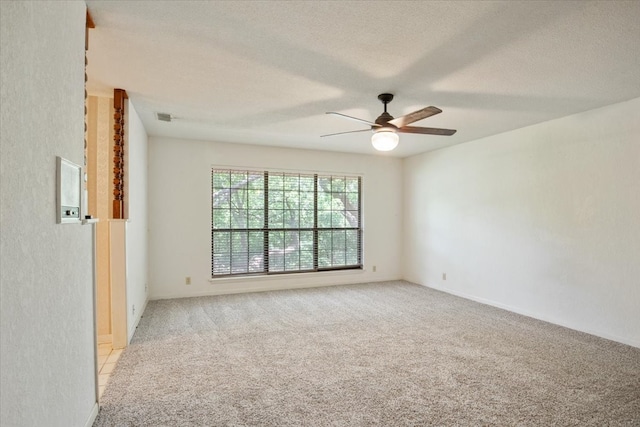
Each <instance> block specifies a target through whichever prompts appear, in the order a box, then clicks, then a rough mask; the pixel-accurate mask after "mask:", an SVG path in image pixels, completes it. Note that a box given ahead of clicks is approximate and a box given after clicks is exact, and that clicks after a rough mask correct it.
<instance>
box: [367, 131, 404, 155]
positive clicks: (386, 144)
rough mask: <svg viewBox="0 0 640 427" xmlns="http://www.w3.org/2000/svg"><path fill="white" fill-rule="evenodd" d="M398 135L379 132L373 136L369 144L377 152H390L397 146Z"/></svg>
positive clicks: (391, 132)
mask: <svg viewBox="0 0 640 427" xmlns="http://www.w3.org/2000/svg"><path fill="white" fill-rule="evenodd" d="M399 139H400V138H399V137H398V134H397V133H395V132H393V131H390V130H381V131H378V132H376V133H374V134H373V136H372V137H371V144H372V145H373V148H375V149H376V150H378V151H391V150H393V149H394V148H396V147H397V146H398V140H399Z"/></svg>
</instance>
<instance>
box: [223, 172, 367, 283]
mask: <svg viewBox="0 0 640 427" xmlns="http://www.w3.org/2000/svg"><path fill="white" fill-rule="evenodd" d="M211 189H212V198H211V265H212V267H211V274H212V276H213V277H220V276H227V275H241V274H273V273H290V272H307V271H320V270H333V269H345V268H362V254H361V251H362V232H361V218H362V215H361V202H360V192H361V178H360V177H348V176H332V175H317V174H304V173H283V172H268V171H265V172H256V171H241V170H230V169H212V172H211Z"/></svg>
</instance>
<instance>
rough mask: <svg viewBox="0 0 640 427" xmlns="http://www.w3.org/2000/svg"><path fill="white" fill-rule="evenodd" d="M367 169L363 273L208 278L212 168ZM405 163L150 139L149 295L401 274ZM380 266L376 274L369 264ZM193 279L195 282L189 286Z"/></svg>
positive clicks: (338, 281)
mask: <svg viewBox="0 0 640 427" xmlns="http://www.w3.org/2000/svg"><path fill="white" fill-rule="evenodd" d="M212 165H216V166H231V167H239V168H242V167H246V168H266V169H271V170H274V169H275V170H282V169H286V170H300V171H320V172H336V173H344V174H363V184H362V185H363V189H362V191H363V195H362V203H363V232H364V236H363V246H364V253H363V261H364V264H365V271H359V270H358V271H357V272H354V271H343V272H322V273H308V274H294V275H272V276H269V277H251V278H235V279H226V280H221V279H217V280H216V281H215V282H213V283H212V282H210V281H209V279H210V277H211V167H212ZM401 185H402V161H401V160H399V159H395V158H391V157H385V156H363V155H353V154H340V153H330V152H320V151H311V150H295V149H283V148H270V147H261V146H251V145H241V144H225V143H217V142H204V141H188V140H176V139H166V138H157V137H151V138H150V142H149V286H150V298H152V299H157V298H173V297H183V296H195V295H210V294H219V293H229V292H244V291H249V290H267V289H283V288H294V287H307V286H319V285H331V284H346V283H358V282H367V281H381V280H394V279H399V278H400V277H401V270H400V267H401V253H400V252H401V237H402V236H401V230H402V227H401V220H402V215H401V210H402V206H401V203H402V189H401ZM374 265H375V266H376V267H377V269H376V270H377V271H376V272H375V273H374V272H373V271H372V266H374ZM187 276H190V277H191V279H192V284H191V285H185V277H187Z"/></svg>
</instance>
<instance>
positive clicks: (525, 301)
mask: <svg viewBox="0 0 640 427" xmlns="http://www.w3.org/2000/svg"><path fill="white" fill-rule="evenodd" d="M404 188H405V199H404V200H405V202H404V206H405V209H404V222H405V229H404V253H405V264H404V273H405V278H406V279H407V280H411V281H413V282H416V283H420V284H423V285H427V286H432V287H434V288H438V289H442V290H445V291H447V292H451V293H455V294H459V295H463V296H466V297H470V298H473V299H477V300H480V301H483V302H487V303H490V304H494V305H497V306H502V307H505V308H507V309H510V310H514V311H517V312H520V313H523V314H526V315H530V316H533V317H537V318H540V319H543V320H548V321H551V322H554V323H558V324H561V325H565V326H568V327H570V328H574V329H578V330H581V331H584V332H589V333H593V334H596V335H600V336H603V337H605V338H610V339H614V340H617V341H621V342H624V343H628V344H631V345H634V346H637V347H640V316H639V315H638V313H639V311H638V310H639V307H640V221H639V218H640V98H638V99H634V100H630V101H627V102H623V103H620V104H615V105H611V106H608V107H604V108H601V109H597V110H592V111H587V112H584V113H581V114H577V115H573V116H569V117H565V118H562V119H558V120H553V121H549V122H545V123H541V124H538V125H535V126H530V127H527V128H523V129H519V130H515V131H512V132H507V133H504V134H501V135H496V136H493V137H489V138H484V139H481V140H477V141H474V142H470V143H467V144H462V145H458V146H455V147H451V148H447V149H443V150H439V151H435V152H433V153H429V154H426V155H421V156H415V157H411V158H408V159H406V160H405V169H404ZM443 273H446V274H447V278H446V280H443V278H442V274H443Z"/></svg>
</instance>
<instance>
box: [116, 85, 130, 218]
mask: <svg viewBox="0 0 640 427" xmlns="http://www.w3.org/2000/svg"><path fill="white" fill-rule="evenodd" d="M126 100H127V92H126V91H125V90H124V89H114V90H113V119H114V124H113V130H114V135H113V142H114V145H113V218H115V219H124V201H125V194H124V166H125V165H124V150H125V140H124V129H125V104H126V102H125V101H126Z"/></svg>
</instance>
